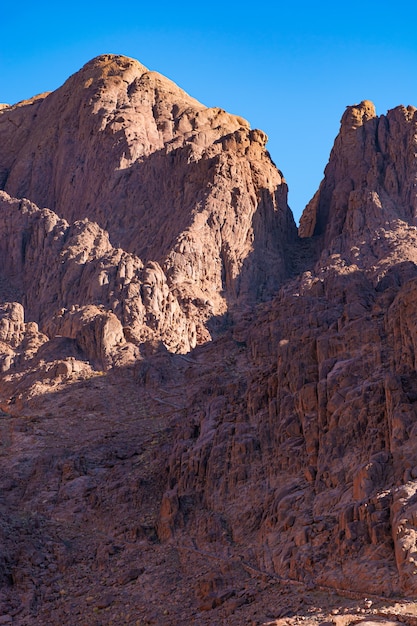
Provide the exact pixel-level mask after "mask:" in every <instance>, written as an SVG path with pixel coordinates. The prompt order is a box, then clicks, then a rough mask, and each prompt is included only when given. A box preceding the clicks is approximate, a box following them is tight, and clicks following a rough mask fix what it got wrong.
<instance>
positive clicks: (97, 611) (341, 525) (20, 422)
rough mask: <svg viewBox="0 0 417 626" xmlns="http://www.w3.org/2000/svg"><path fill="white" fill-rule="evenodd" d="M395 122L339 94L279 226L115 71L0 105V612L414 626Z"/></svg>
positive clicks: (95, 65) (191, 126)
mask: <svg viewBox="0 0 417 626" xmlns="http://www.w3.org/2000/svg"><path fill="white" fill-rule="evenodd" d="M416 115H417V114H416V109H414V108H413V107H407V108H405V107H398V108H396V109H393V110H392V111H389V112H388V113H387V115H386V116H381V117H377V116H376V112H375V109H374V107H373V105H372V103H370V102H368V101H365V102H363V103H361V104H360V105H356V106H353V107H348V109H347V110H346V112H345V114H344V115H343V118H342V123H341V129H340V133H339V135H338V137H337V138H336V141H335V144H334V148H333V151H332V154H331V155H330V161H329V164H328V166H327V168H326V171H325V178H324V180H323V182H322V183H321V185H320V188H319V190H318V192H317V193H316V195H315V196H314V198H313V199H312V201H311V202H310V203H309V205H308V206H307V207H306V210H305V213H304V215H303V217H302V220H301V225H300V234H301V238H297V236H296V233H295V226H294V222H293V220H292V216H291V213H290V211H289V209H288V206H287V203H286V184H285V182H284V180H283V177H282V174H281V173H280V172H279V171H278V170H277V169H276V168H275V166H274V165H273V164H272V162H271V160H270V158H269V155H268V153H267V151H266V149H265V140H266V137H265V135H264V134H263V133H262V132H261V131H252V130H250V128H249V126H248V124H247V123H246V122H245V121H244V120H242V119H241V118H238V117H235V116H231V115H229V114H227V113H226V112H224V111H221V110H220V109H207V108H206V107H204V106H203V105H201V104H199V103H198V102H196V101H195V100H193V99H192V98H190V97H189V96H188V95H186V94H185V93H184V92H183V91H182V90H180V89H179V88H178V87H176V86H175V85H173V84H172V83H171V82H170V81H168V80H167V79H165V78H164V77H162V76H160V75H158V74H156V73H155V72H149V71H148V70H147V69H146V68H144V67H143V66H142V65H140V64H139V63H137V62H136V61H133V60H131V59H127V58H125V57H115V56H111V55H105V56H102V57H99V58H98V59H95V60H93V61H91V62H90V63H88V64H87V65H86V66H85V67H84V68H83V69H82V70H81V71H80V72H78V73H77V74H75V75H74V76H72V77H71V78H70V79H69V80H68V81H67V82H66V83H65V85H64V86H63V87H62V88H61V89H59V90H57V91H56V92H54V93H52V94H47V95H45V94H44V95H41V96H38V97H36V98H33V99H32V100H29V101H25V102H22V103H19V104H17V105H13V106H8V105H4V106H1V107H0V186H1V187H2V188H3V190H4V191H2V192H1V193H0V261H1V264H0V372H1V374H0V444H1V445H0V494H1V497H0V623H5V624H17V625H19V626H26V625H27V624H57V623H63V624H67V623H70V624H74V625H75V624H83V625H85V624H91V625H93V624H94V625H96V626H98V624H103V625H104V624H105V625H107V624H108V625H110V624H115V623H120V624H121V623H126V624H157V625H158V626H159V625H160V626H176V625H177V624H183V623H184V624H185V623H195V624H199V625H201V626H205V625H208V624H225V625H230V626H238V625H239V626H240V625H241V624H252V625H257V626H258V625H259V626H260V625H261V624H262V625H264V626H266V625H269V626H272V625H274V626H284V625H285V626H296V625H297V624H300V623H301V622H302V623H304V624H305V625H306V626H318V625H319V624H321V625H322V626H324V625H325V624H326V625H330V624H333V625H334V626H348V625H350V624H355V623H361V624H364V625H365V624H369V625H370V624H381V623H385V624H387V626H388V625H389V626H391V625H392V624H395V623H398V622H402V623H407V624H409V625H410V626H417V618H416V610H417V607H416V605H415V602H414V601H413V600H412V599H411V598H413V597H415V596H416V594H417V582H416V580H417V576H416V572H417V533H416V524H417V460H416V459H417V450H416V445H415V434H416V420H417V414H416V406H417V405H416V403H417V375H416V367H417V359H416V351H417V326H416V322H415V320H416V315H415V312H416V307H417V258H416V256H417V253H416V250H417V228H416V226H417V225H416V223H415V219H416V216H415V212H416V208H417V206H416V189H417V188H416V173H417V160H416V149H415V147H416V136H417V133H416V120H417V117H416ZM39 207H41V208H39ZM42 207H48V208H42Z"/></svg>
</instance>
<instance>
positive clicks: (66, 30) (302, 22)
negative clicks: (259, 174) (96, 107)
mask: <svg viewBox="0 0 417 626" xmlns="http://www.w3.org/2000/svg"><path fill="white" fill-rule="evenodd" d="M1 13H2V15H1V20H2V33H1V37H0V102H5V103H9V104H12V103H14V102H17V101H19V100H22V99H25V98H28V97H30V96H32V95H35V94H36V93H40V92H43V91H50V90H53V89H56V88H57V87H59V86H60V85H61V84H62V83H63V82H64V81H65V80H66V78H67V77H68V76H69V75H70V74H72V73H74V72H76V71H77V70H78V69H79V68H80V67H82V65H84V63H86V62H87V61H89V60H90V59H91V58H92V57H94V56H97V55H99V54H103V53H107V52H111V53H117V54H125V55H127V56H131V57H134V58H136V59H138V60H139V61H140V62H141V63H143V64H144V65H146V66H147V67H148V68H150V69H152V70H156V71H158V72H160V73H162V74H164V75H165V76H167V77H168V78H171V79H172V80H173V81H175V82H176V83H177V84H178V85H179V86H180V87H182V88H183V89H185V91H187V92H188V93H189V94H190V95H192V96H194V97H195V98H197V99H198V100H200V101H201V102H203V103H204V104H206V105H207V106H219V107H222V108H224V109H226V110H227V111H229V112H231V113H235V114H237V115H240V116H242V117H244V118H246V119H247V120H248V121H249V123H250V124H251V126H252V128H261V129H262V130H264V131H265V132H266V133H267V135H268V136H269V143H268V149H269V151H270V153H271V156H272V159H273V160H274V162H275V163H276V165H277V167H279V168H280V169H281V170H282V171H283V173H284V175H285V177H286V179H287V182H288V185H289V188H290V193H289V204H290V206H291V208H292V209H293V212H294V215H295V218H296V220H298V219H299V216H300V213H301V211H302V209H303V208H304V206H305V204H306V203H307V202H308V200H309V199H310V198H311V196H312V195H313V194H314V192H315V190H316V189H317V187H318V185H319V183H320V180H321V178H322V175H323V170H324V167H325V165H326V163H327V160H328V156H329V152H330V149H331V147H332V144H333V141H334V138H335V136H336V134H337V132H338V129H339V120H340V118H341V116H342V114H343V111H344V109H345V107H346V106H347V105H349V104H355V103H357V102H360V101H361V100H364V99H369V100H372V101H373V102H374V103H375V105H376V108H377V113H378V114H384V113H386V111H387V110H388V109H390V108H393V107H395V106H397V105H399V104H404V105H407V104H413V105H414V106H417V2H415V0H412V1H410V2H406V3H400V2H387V1H384V0H382V1H379V2H376V1H371V0H368V1H367V2H366V1H365V2H347V3H339V2H334V1H333V2H302V1H298V2H295V1H294V0H287V2H285V3H284V2H279V1H277V2H263V1H258V2H253V0H252V3H251V4H249V5H246V4H244V3H238V2H226V1H221V0H217V1H216V0H215V1H213V0H212V1H211V2H199V1H198V0H195V1H194V2H192V3H191V2H169V3H168V2H164V1H158V2H152V1H151V0H148V1H147V2H146V3H144V2H133V1H131V0H124V1H122V2H117V1H113V2H108V1H107V0H104V1H102V2H96V1H94V0H93V1H87V0H85V1H84V2H80V1H79V0H74V1H73V2H71V3H62V4H58V3H57V4H53V3H50V2H44V1H42V0H39V1H38V2H33V0H32V1H31V2H28V1H27V0H24V1H23V2H19V3H12V2H10V1H9V2H7V3H5V4H3V6H2V10H1Z"/></svg>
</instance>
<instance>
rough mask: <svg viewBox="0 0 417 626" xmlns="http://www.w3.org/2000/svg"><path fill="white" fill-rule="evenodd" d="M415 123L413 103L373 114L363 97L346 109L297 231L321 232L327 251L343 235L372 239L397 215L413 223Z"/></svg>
mask: <svg viewBox="0 0 417 626" xmlns="http://www.w3.org/2000/svg"><path fill="white" fill-rule="evenodd" d="M416 127H417V109H416V108H415V107H413V106H408V107H404V106H399V107H396V108H395V109H391V110H390V111H388V113H387V114H386V115H381V116H379V117H377V115H376V111H375V107H374V105H373V104H372V102H369V101H368V100H364V101H363V102H361V103H360V104H359V105H354V106H349V107H347V109H346V111H345V113H344V114H343V117H342V120H341V128H340V133H339V135H338V137H337V138H336V140H335V143H334V146H333V150H332V152H331V155H330V159H329V163H328V165H327V166H326V169H325V172H324V179H323V181H322V183H321V185H320V188H319V190H318V191H317V193H316V194H315V196H314V198H313V199H312V200H311V202H310V203H309V204H308V206H307V207H306V209H305V211H304V213H303V215H302V217H301V220H300V229H299V231H300V235H301V236H302V237H310V236H312V235H324V240H323V248H324V249H327V250H328V249H329V248H330V247H331V246H335V245H336V242H337V245H338V246H339V248H340V246H342V247H343V235H344V238H345V239H346V238H347V239H352V240H353V238H354V237H355V236H364V234H366V233H369V234H370V236H371V237H373V236H374V234H375V229H376V228H378V227H380V228H384V227H385V226H388V229H387V230H389V229H390V228H391V227H392V225H393V224H392V222H393V221H395V220H397V219H401V220H404V221H405V222H406V223H409V224H410V225H415V220H416V215H417V190H416V186H415V179H416V175H417V164H416V146H417V138H416V136H417V131H416ZM341 239H342V241H341ZM352 243H353V241H352ZM335 251H336V252H340V251H341V250H340V249H338V250H335Z"/></svg>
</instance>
